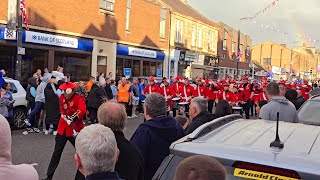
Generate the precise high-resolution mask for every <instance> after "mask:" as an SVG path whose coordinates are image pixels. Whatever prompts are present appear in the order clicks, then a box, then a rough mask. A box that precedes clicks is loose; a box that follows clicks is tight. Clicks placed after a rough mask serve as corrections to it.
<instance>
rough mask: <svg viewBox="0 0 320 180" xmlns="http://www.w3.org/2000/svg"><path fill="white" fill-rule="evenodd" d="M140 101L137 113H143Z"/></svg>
mask: <svg viewBox="0 0 320 180" xmlns="http://www.w3.org/2000/svg"><path fill="white" fill-rule="evenodd" d="M142 104H143V103H142V101H141V100H139V104H138V109H139V113H143V105H142Z"/></svg>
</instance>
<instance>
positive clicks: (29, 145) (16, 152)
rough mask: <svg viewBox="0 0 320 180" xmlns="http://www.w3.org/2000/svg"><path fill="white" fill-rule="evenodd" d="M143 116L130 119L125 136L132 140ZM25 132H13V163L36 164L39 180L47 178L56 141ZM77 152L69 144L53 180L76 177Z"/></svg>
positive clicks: (66, 179)
mask: <svg viewBox="0 0 320 180" xmlns="http://www.w3.org/2000/svg"><path fill="white" fill-rule="evenodd" d="M143 119H144V118H143V116H142V115H140V116H139V117H138V118H135V119H128V121H127V124H126V127H125V130H124V134H125V136H126V138H127V139H129V140H130V138H131V136H132V135H133V133H134V132H135V130H136V129H137V128H138V127H139V125H140V124H141V123H143ZM23 131H24V130H13V131H12V161H13V164H21V163H25V164H34V163H35V164H36V165H35V168H36V170H37V171H38V174H39V179H42V178H44V177H45V176H46V172H47V168H48V166H49V163H50V159H51V156H52V153H53V149H54V145H55V140H54V137H55V136H53V135H45V134H44V133H40V134H36V133H31V134H28V135H23V134H22V132H23ZM74 153H75V150H74V148H73V146H72V145H71V144H70V143H67V144H66V146H65V149H64V151H63V153H62V156H61V160H60V163H59V166H58V168H57V170H56V172H55V174H54V177H53V180H72V179H74V177H75V173H76V165H75V161H74V158H73V157H74Z"/></svg>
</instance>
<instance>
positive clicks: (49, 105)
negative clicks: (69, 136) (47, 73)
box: [44, 76, 61, 136]
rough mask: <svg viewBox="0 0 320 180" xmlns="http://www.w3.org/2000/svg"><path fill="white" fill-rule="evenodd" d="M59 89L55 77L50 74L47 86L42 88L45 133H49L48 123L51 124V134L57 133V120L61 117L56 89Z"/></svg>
mask: <svg viewBox="0 0 320 180" xmlns="http://www.w3.org/2000/svg"><path fill="white" fill-rule="evenodd" d="M58 89H59V87H58V85H57V79H56V78H55V77H54V76H52V77H51V80H50V82H49V83H48V84H47V87H46V88H45V89H44V96H45V99H46V103H45V104H44V106H45V109H46V120H45V122H46V130H45V132H44V133H45V134H46V135H47V134H49V133H50V132H49V129H50V124H52V126H53V135H54V136H56V135H57V129H58V124H59V120H60V117H61V114H60V106H59V94H58V92H57V90H58Z"/></svg>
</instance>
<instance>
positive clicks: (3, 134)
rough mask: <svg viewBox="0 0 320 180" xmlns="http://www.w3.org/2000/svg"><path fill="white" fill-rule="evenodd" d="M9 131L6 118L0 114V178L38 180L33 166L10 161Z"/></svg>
mask: <svg viewBox="0 0 320 180" xmlns="http://www.w3.org/2000/svg"><path fill="white" fill-rule="evenodd" d="M11 159H12V157H11V131H10V126H9V124H8V122H7V120H6V119H5V118H4V117H3V116H1V115H0V179H3V180H5V179H10V180H21V179H23V180H38V179H39V177H38V173H37V171H36V169H35V168H34V167H32V166H31V165H27V164H20V165H13V164H12V162H11Z"/></svg>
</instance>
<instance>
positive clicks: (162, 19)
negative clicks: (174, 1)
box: [160, 9, 167, 39]
mask: <svg viewBox="0 0 320 180" xmlns="http://www.w3.org/2000/svg"><path fill="white" fill-rule="evenodd" d="M166 19H167V10H166V9H161V11H160V38H161V39H164V38H165V37H166Z"/></svg>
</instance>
